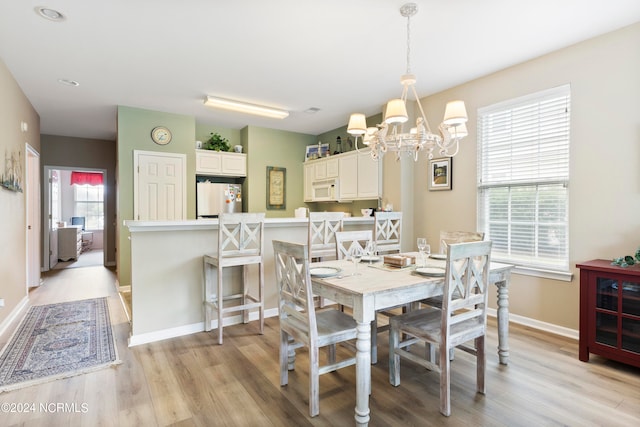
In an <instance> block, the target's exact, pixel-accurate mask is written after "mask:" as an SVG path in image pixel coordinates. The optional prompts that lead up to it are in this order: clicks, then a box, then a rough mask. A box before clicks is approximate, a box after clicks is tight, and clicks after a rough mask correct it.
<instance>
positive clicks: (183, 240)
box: [124, 217, 373, 346]
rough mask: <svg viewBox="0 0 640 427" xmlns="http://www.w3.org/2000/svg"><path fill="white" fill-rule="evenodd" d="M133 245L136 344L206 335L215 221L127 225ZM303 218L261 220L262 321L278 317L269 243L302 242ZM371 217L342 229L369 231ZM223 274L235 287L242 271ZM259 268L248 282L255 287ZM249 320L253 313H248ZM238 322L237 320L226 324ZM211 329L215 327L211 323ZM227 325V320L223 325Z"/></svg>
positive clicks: (352, 220) (132, 341) (133, 340)
mask: <svg viewBox="0 0 640 427" xmlns="http://www.w3.org/2000/svg"><path fill="white" fill-rule="evenodd" d="M124 225H125V227H127V228H128V229H129V232H130V240H131V335H130V337H129V345H130V346H134V345H139V344H144V343H148V342H153V341H159V340H163V339H167V338H172V337H177V336H181V335H187V334H191V333H195V332H200V331H203V330H204V312H203V305H202V302H203V295H204V290H203V286H204V277H203V267H202V263H203V258H202V257H203V255H204V254H206V253H214V252H215V251H216V250H217V242H218V220H217V219H202V220H183V221H125V223H124ZM307 228H308V220H307V218H267V219H266V220H265V238H264V249H265V251H264V263H265V273H264V275H265V298H264V300H265V317H270V316H277V315H278V295H277V289H276V281H275V271H274V268H273V265H274V264H273V247H272V244H271V241H272V240H274V239H277V240H286V241H291V242H299V243H306V241H307ZM372 228H373V218H372V217H353V218H345V219H344V229H345V230H362V229H367V230H369V229H372ZM226 270H227V269H225V272H224V274H225V279H224V280H225V282H227V283H232V285H235V286H237V287H238V288H239V285H240V276H241V275H240V272H239V271H233V270H235V269H229V270H231V271H226ZM257 275H258V271H257V267H256V268H255V269H250V273H249V281H250V283H257ZM251 315H252V317H251V318H250V319H251V320H253V319H254V318H255V319H257V315H258V314H257V312H255V313H251ZM228 322H229V323H228V324H234V323H240V322H241V317H240V315H238V316H236V317H231V318H229V319H228ZM214 323H215V324H213V325H212V327H213V328H217V322H216V321H215V320H214ZM226 325H227V321H225V326H226Z"/></svg>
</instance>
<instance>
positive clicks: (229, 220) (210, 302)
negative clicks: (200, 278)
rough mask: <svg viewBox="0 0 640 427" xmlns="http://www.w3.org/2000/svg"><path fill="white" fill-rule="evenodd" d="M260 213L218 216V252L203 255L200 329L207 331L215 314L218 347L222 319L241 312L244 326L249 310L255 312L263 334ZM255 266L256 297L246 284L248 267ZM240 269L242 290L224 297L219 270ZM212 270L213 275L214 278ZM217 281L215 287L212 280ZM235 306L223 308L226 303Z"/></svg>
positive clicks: (228, 293)
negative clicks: (201, 325) (202, 313)
mask: <svg viewBox="0 0 640 427" xmlns="http://www.w3.org/2000/svg"><path fill="white" fill-rule="evenodd" d="M264 217H265V214H264V213H232V214H220V217H219V223H218V251H217V252H216V253H215V254H207V255H204V313H205V314H204V329H205V331H210V330H211V313H212V311H213V310H215V311H216V312H217V314H218V343H219V344H222V330H223V324H224V315H225V314H226V313H232V312H237V311H242V312H243V321H244V323H248V322H249V312H250V310H255V309H257V310H258V315H259V318H260V334H263V333H264ZM251 265H257V266H258V284H257V295H256V294H255V293H251V292H250V289H249V283H248V280H247V279H248V275H249V266H251ZM228 267H242V289H241V291H240V292H234V291H233V290H231V291H230V290H227V291H226V292H227V293H226V294H225V289H224V283H223V277H224V275H223V269H225V268H228ZM214 270H216V272H217V274H214ZM214 277H217V286H214V280H213V278H214ZM230 300H236V301H239V304H237V305H226V304H227V302H228V301H230Z"/></svg>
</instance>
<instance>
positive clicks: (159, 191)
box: [133, 150, 187, 221]
mask: <svg viewBox="0 0 640 427" xmlns="http://www.w3.org/2000/svg"><path fill="white" fill-rule="evenodd" d="M133 156H134V160H133V167H134V174H133V177H134V178H133V180H134V182H133V188H134V190H133V191H134V195H133V200H134V202H133V216H134V219H136V220H169V221H171V220H179V219H186V217H187V190H186V181H187V176H186V174H187V167H186V163H187V156H186V155H185V154H177V153H160V152H155V151H138V150H135V151H134V153H133Z"/></svg>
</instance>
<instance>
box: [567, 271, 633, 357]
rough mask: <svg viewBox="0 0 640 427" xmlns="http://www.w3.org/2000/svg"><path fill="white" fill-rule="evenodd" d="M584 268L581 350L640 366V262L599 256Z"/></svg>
mask: <svg viewBox="0 0 640 427" xmlns="http://www.w3.org/2000/svg"><path fill="white" fill-rule="evenodd" d="M576 267H578V268H579V269H580V351H579V353H580V354H579V357H580V360H582V361H583V362H588V361H589V353H593V354H598V355H600V356H603V357H606V358H608V359H611V360H616V361H618V362H622V363H627V364H629V365H633V366H638V367H640V265H633V266H630V267H624V268H623V267H618V266H615V265H611V261H609V260H603V259H597V260H592V261H587V262H584V263H581V264H576Z"/></svg>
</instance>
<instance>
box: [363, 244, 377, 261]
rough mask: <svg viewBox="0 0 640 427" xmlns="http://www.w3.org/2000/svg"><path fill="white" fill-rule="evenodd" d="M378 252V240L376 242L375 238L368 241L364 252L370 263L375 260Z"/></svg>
mask: <svg viewBox="0 0 640 427" xmlns="http://www.w3.org/2000/svg"><path fill="white" fill-rule="evenodd" d="M377 252H378V249H377V247H376V242H374V241H373V240H372V241H370V242H367V246H366V247H365V248H364V254H365V255H366V256H367V257H368V259H369V264H371V263H372V262H373V260H374V258H375V256H376V255H377Z"/></svg>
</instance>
